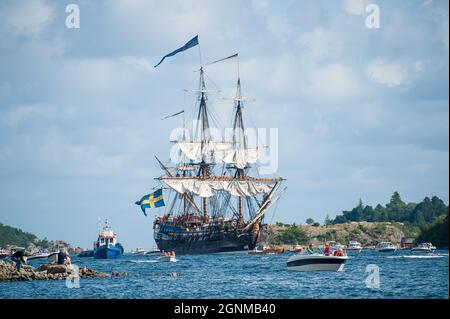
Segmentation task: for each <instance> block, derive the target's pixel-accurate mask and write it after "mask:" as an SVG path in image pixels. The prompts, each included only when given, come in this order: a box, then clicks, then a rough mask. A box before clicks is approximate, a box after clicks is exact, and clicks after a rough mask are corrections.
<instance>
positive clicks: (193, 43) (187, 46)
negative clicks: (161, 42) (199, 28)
mask: <svg viewBox="0 0 450 319" xmlns="http://www.w3.org/2000/svg"><path fill="white" fill-rule="evenodd" d="M197 44H198V35H196V36H195V37H193V38H192V39H191V40H190V41H189V42H188V43H186V44H185V45H183V46H182V47H181V48H179V49H176V50H175V51H173V52H170V53H169V54H166V55H165V56H163V58H162V59H161V61H159V63H158V64H157V65H155V68H156V67H157V66H158V65H160V64H161V63H162V61H164V59H165V58H167V57H170V56H173V55H175V54H177V53H179V52H183V51H185V50H187V49H190V48H192V47H195V46H196V45H197Z"/></svg>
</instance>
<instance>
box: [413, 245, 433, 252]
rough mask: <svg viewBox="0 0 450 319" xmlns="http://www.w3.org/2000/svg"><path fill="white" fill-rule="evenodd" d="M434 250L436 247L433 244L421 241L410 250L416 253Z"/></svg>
mask: <svg viewBox="0 0 450 319" xmlns="http://www.w3.org/2000/svg"><path fill="white" fill-rule="evenodd" d="M435 250H436V247H435V246H433V245H432V244H431V243H421V244H419V245H417V246H416V247H413V248H411V251H413V252H418V253H432V252H433V251H435Z"/></svg>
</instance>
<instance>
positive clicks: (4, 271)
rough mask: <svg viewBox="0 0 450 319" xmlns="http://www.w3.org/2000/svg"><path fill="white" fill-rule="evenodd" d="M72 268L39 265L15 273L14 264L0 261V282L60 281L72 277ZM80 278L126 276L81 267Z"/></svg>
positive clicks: (24, 267)
mask: <svg viewBox="0 0 450 319" xmlns="http://www.w3.org/2000/svg"><path fill="white" fill-rule="evenodd" d="M74 276H75V271H74V268H72V267H70V266H65V265H41V266H40V267H39V268H37V269H36V268H33V267H32V266H30V265H24V266H22V269H20V271H17V269H16V266H15V263H13V262H8V261H3V260H0V282H2V281H32V280H62V279H66V278H68V277H74ZM78 276H79V277H80V278H106V277H119V276H127V274H126V273H117V272H113V273H111V274H107V273H104V272H97V271H95V270H93V269H90V268H87V267H83V268H80V269H79V270H78Z"/></svg>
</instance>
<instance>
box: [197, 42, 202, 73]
mask: <svg viewBox="0 0 450 319" xmlns="http://www.w3.org/2000/svg"><path fill="white" fill-rule="evenodd" d="M198 57H199V59H200V68H201V69H202V68H203V63H202V50H201V48H200V41H199V42H198Z"/></svg>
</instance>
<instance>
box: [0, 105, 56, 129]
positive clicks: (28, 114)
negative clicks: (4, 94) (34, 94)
mask: <svg viewBox="0 0 450 319" xmlns="http://www.w3.org/2000/svg"><path fill="white" fill-rule="evenodd" d="M48 113H49V110H48V108H46V107H45V106H42V105H20V106H17V107H15V108H13V109H12V110H11V111H10V112H9V113H7V114H6V115H4V116H3V118H2V124H3V125H6V126H16V125H18V124H20V123H21V122H24V121H25V120H30V121H33V120H34V118H35V117H36V116H37V115H45V114H48Z"/></svg>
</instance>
